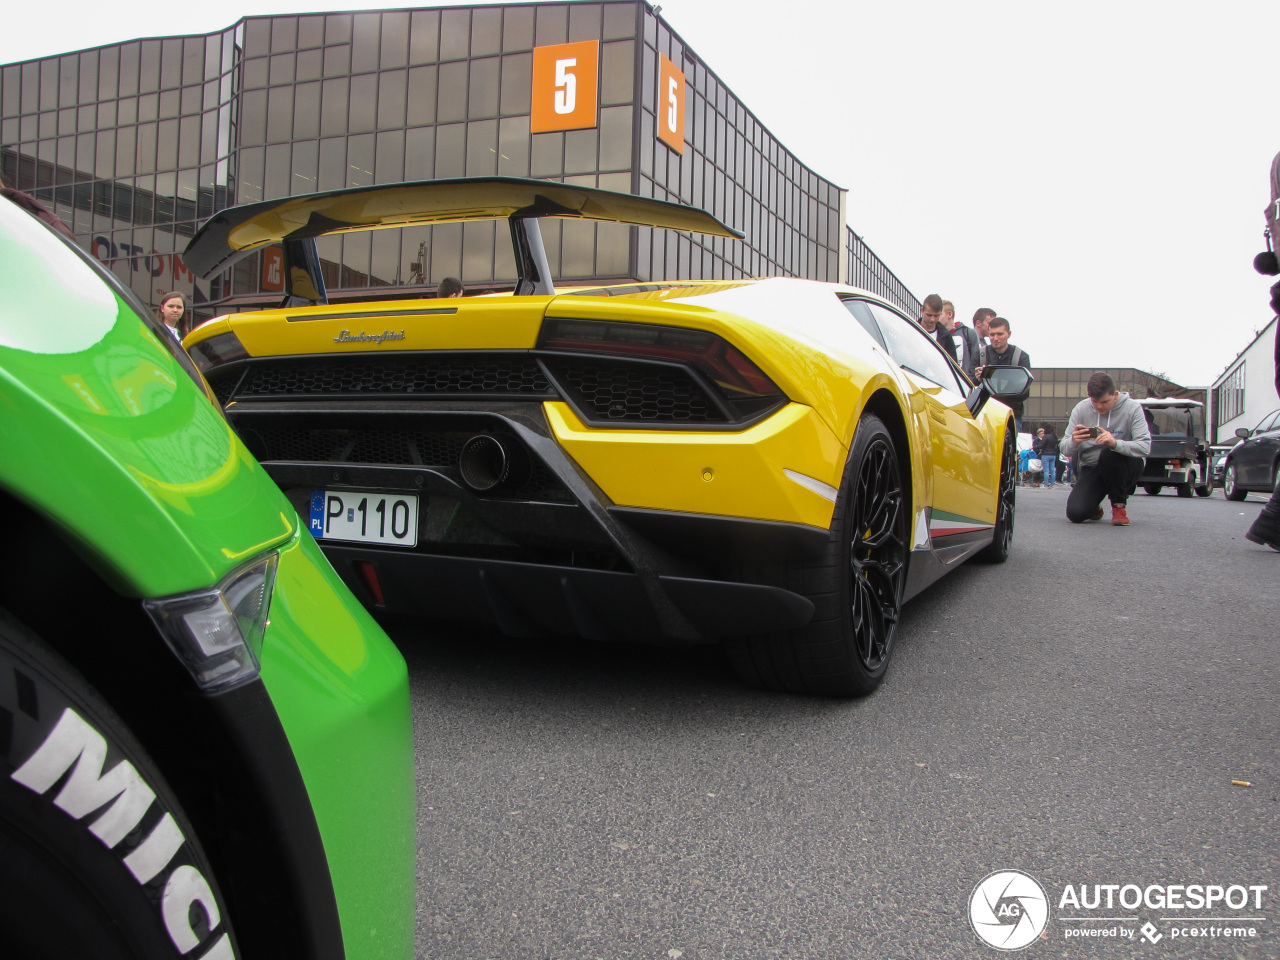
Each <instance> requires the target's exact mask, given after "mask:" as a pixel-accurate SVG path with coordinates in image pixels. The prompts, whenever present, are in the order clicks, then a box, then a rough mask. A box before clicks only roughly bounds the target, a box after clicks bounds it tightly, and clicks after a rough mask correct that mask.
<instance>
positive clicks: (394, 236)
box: [369, 230, 400, 287]
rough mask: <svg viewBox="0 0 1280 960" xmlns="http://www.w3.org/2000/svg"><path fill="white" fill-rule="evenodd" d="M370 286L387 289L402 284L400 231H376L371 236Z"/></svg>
mask: <svg viewBox="0 0 1280 960" xmlns="http://www.w3.org/2000/svg"><path fill="white" fill-rule="evenodd" d="M369 240H370V247H371V250H370V253H371V256H370V260H371V261H372V262H371V263H370V269H369V274H370V276H369V285H370V286H374V287H385V286H389V285H390V284H393V283H399V282H400V231H399V230H375V231H373V232H372V233H371V234H370V235H369Z"/></svg>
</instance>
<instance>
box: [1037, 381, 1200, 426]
mask: <svg viewBox="0 0 1280 960" xmlns="http://www.w3.org/2000/svg"><path fill="white" fill-rule="evenodd" d="M1098 372H1102V373H1109V374H1110V375H1111V379H1112V380H1114V381H1115V382H1116V389H1117V390H1121V391H1123V392H1126V393H1128V394H1130V395H1131V396H1133V397H1134V398H1135V399H1138V400H1143V399H1146V398H1147V397H1177V398H1180V399H1188V400H1199V401H1200V402H1201V403H1204V402H1205V394H1206V391H1205V389H1204V388H1203V387H1184V386H1181V385H1180V384H1177V383H1174V382H1173V381H1172V380H1166V379H1165V378H1164V377H1160V376H1157V375H1156V374H1154V373H1147V372H1146V371H1145V370H1138V369H1136V368H1134V367H1033V368H1032V370H1031V375H1032V376H1033V377H1035V378H1036V379H1035V382H1034V383H1032V384H1031V396H1030V397H1028V398H1027V402H1026V403H1025V404H1024V405H1023V412H1022V429H1023V430H1024V431H1027V432H1034V431H1035V430H1036V429H1038V428H1040V427H1044V426H1050V425H1052V426H1053V428H1054V432H1055V433H1056V434H1057V435H1058V436H1062V432H1063V431H1064V430H1065V429H1066V428H1067V421H1068V420H1069V419H1070V417H1071V409H1072V408H1073V407H1074V406H1075V405H1076V404H1077V403H1079V402H1080V401H1081V400H1083V399H1084V398H1085V397H1087V396H1088V395H1089V391H1088V384H1089V378H1090V377H1091V376H1093V375H1094V374H1095V373H1098Z"/></svg>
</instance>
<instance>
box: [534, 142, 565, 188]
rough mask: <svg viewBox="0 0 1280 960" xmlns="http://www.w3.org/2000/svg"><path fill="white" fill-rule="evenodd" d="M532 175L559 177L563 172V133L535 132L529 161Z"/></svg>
mask: <svg viewBox="0 0 1280 960" xmlns="http://www.w3.org/2000/svg"><path fill="white" fill-rule="evenodd" d="M529 167H530V170H529V175H530V176H532V177H559V176H562V175H563V174H564V134H563V133H535V134H534V135H533V154H532V156H531V158H530V163H529Z"/></svg>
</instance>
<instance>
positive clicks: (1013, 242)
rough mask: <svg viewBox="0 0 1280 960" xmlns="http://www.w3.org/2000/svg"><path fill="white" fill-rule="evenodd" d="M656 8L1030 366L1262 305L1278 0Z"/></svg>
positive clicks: (226, 5)
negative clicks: (993, 313) (992, 314)
mask: <svg viewBox="0 0 1280 960" xmlns="http://www.w3.org/2000/svg"><path fill="white" fill-rule="evenodd" d="M422 5H423V6H427V5H436V4H426V3H424V4H422ZM444 5H451V4H447V3H446V4H444ZM10 6H11V8H10V9H8V10H7V11H6V13H5V21H6V23H5V30H4V31H3V33H2V34H0V63H8V62H12V61H15V60H26V59H30V58H33V57H39V56H45V55H48V54H52V53H61V52H65V51H69V50H76V49H81V48H84V47H89V46H95V45H98V44H103V43H112V42H117V41H121V40H128V39H132V38H134V37H137V36H168V35H174V34H184V33H204V32H208V31H212V30H217V29H221V28H223V27H227V26H229V25H230V24H232V23H234V22H235V21H236V20H237V19H239V18H240V17H242V16H247V15H263V14H273V13H286V12H297V11H318V10H330V9H336V10H345V9H377V8H381V7H385V6H386V4H385V3H376V2H368V3H361V2H356V3H340V4H331V5H330V4H326V3H325V2H324V0H275V2H272V0H259V3H257V4H255V5H254V6H253V7H252V8H250V7H249V6H248V5H247V4H245V3H243V0H229V2H222V3H217V4H189V3H186V4H184V3H173V2H172V0H166V2H163V3H161V2H156V0H136V2H133V3H130V4H128V5H126V7H124V8H121V9H120V11H119V12H117V11H116V9H115V8H112V9H111V13H109V14H104V15H97V16H92V17H89V16H83V15H74V16H66V17H60V18H58V22H57V23H56V29H51V26H53V24H52V23H51V21H50V19H49V14H48V9H47V8H43V7H41V6H40V5H39V4H21V5H17V6H16V8H15V7H14V5H10ZM662 7H663V10H662V16H663V18H664V19H665V20H667V21H668V22H669V23H670V24H671V26H672V28H673V29H674V30H675V31H676V32H677V33H678V34H680V35H681V37H683V39H684V40H685V41H686V43H688V44H689V46H690V47H691V48H692V50H693V52H694V53H695V54H697V55H698V56H699V58H700V59H702V60H703V61H704V62H705V63H706V64H707V65H708V66H709V67H710V68H711V69H712V70H714V71H715V72H716V73H717V74H718V75H719V76H720V77H721V79H722V80H723V81H724V82H725V83H727V84H728V86H729V87H730V88H731V89H732V90H734V91H735V92H736V93H737V94H738V96H740V97H741V98H742V100H743V102H744V103H745V104H746V105H747V107H748V108H749V109H750V110H752V111H753V112H754V113H755V114H756V116H757V117H758V118H759V119H760V120H761V121H762V122H763V123H764V124H765V126H767V127H768V128H769V129H770V130H771V131H772V132H773V133H774V135H775V136H777V137H778V138H779V140H781V142H782V143H784V144H785V145H787V146H788V147H789V148H790V149H791V150H792V151H794V152H795V153H796V155H797V156H798V157H799V158H800V159H801V160H802V161H804V162H805V163H806V164H808V165H809V166H810V167H811V168H812V169H813V170H815V171H816V172H817V173H819V174H821V175H823V176H825V177H827V178H829V179H831V180H833V181H835V182H836V183H838V184H839V185H840V186H842V187H846V188H847V189H848V190H849V209H848V213H849V224H850V225H851V226H852V227H853V228H854V230H855V231H857V232H858V233H859V234H860V235H862V236H863V237H864V238H865V239H866V240H867V242H868V243H869V244H870V245H871V247H872V249H873V250H875V251H876V253H877V254H879V255H880V257H881V258H882V259H883V260H884V261H885V262H886V263H887V264H888V265H889V267H890V269H892V270H893V271H894V272H895V273H897V275H898V276H899V277H900V278H901V279H902V280H903V282H904V283H906V285H907V286H908V287H909V288H910V289H911V290H912V291H913V292H914V293H915V294H916V295H917V296H920V297H923V296H924V295H925V294H927V293H935V292H936V293H940V294H941V295H942V296H943V297H944V298H947V299H950V300H953V301H954V302H955V304H956V308H957V312H958V313H959V315H960V316H961V317H965V318H968V317H970V316H972V314H973V311H974V310H975V309H977V308H978V307H980V306H990V307H992V308H993V309H995V310H997V311H999V312H1000V313H1001V314H1002V315H1003V316H1005V317H1008V318H1009V320H1010V323H1011V325H1012V333H1013V336H1012V338H1011V339H1012V341H1013V342H1014V343H1016V344H1018V345H1019V346H1021V347H1022V348H1023V349H1025V350H1027V351H1028V352H1029V353H1030V354H1031V356H1032V358H1033V360H1034V361H1035V362H1036V363H1037V364H1038V365H1044V366H1135V367H1140V368H1143V369H1146V370H1150V371H1152V372H1156V373H1163V374H1165V375H1167V376H1169V377H1170V378H1172V379H1173V380H1175V381H1177V382H1179V383H1182V384H1184V385H1188V386H1199V385H1205V384H1208V383H1209V382H1210V381H1211V380H1212V379H1213V378H1215V377H1216V376H1217V375H1218V374H1219V373H1221V372H1222V370H1223V369H1224V368H1225V366H1226V365H1227V364H1228V363H1229V362H1230V361H1231V360H1232V359H1233V358H1234V357H1235V356H1236V354H1237V353H1238V352H1239V351H1240V350H1242V349H1244V347H1246V346H1247V345H1248V344H1249V342H1250V341H1251V340H1252V339H1253V337H1254V335H1255V333H1256V331H1257V330H1259V329H1261V328H1262V327H1263V326H1264V325H1266V324H1267V322H1268V321H1269V320H1270V310H1269V308H1268V306H1267V299H1268V297H1267V288H1268V286H1269V281H1268V279H1267V278H1264V277H1260V276H1258V275H1257V274H1256V273H1254V272H1253V269H1252V266H1251V262H1252V258H1253V255H1254V254H1255V253H1257V252H1258V251H1259V250H1261V249H1262V242H1263V241H1262V228H1263V219H1262V210H1263V208H1264V207H1265V206H1266V204H1267V201H1268V199H1269V194H1268V190H1267V172H1268V168H1269V164H1270V160H1271V157H1272V156H1273V155H1274V154H1275V153H1276V152H1277V151H1280V123H1277V118H1278V115H1280V70H1278V69H1277V63H1278V62H1280V61H1278V59H1277V56H1276V54H1275V49H1276V47H1277V44H1278V43H1280V2H1277V0H1229V2H1227V3H1224V4H1215V5H1212V6H1210V5H1208V4H1195V5H1193V4H1190V3H1169V2H1156V0H1141V2H1140V0H1108V2H1096V0H1083V2H1079V0H1078V2H1075V3H1071V4H1052V5H1050V4H1038V3H1027V2H1025V0H1019V2H994V0H972V2H954V0H915V2H911V0H874V2H868V0H841V2H827V0H787V2H768V3H766V2H763V0H734V2H732V3H726V2H724V0H665V2H663V4H662ZM104 9H105V8H104Z"/></svg>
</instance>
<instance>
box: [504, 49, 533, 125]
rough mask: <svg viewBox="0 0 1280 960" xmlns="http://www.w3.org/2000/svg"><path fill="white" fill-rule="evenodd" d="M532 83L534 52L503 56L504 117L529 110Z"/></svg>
mask: <svg viewBox="0 0 1280 960" xmlns="http://www.w3.org/2000/svg"><path fill="white" fill-rule="evenodd" d="M532 84H533V54H532V53H517V54H513V55H511V56H507V57H503V58H502V104H501V113H502V115H503V116H504V117H510V116H513V115H518V114H523V113H528V112H529V109H530V103H531V98H532V93H531V89H532Z"/></svg>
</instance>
